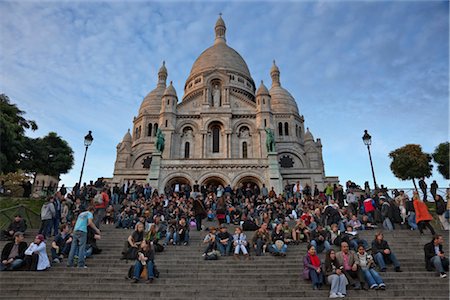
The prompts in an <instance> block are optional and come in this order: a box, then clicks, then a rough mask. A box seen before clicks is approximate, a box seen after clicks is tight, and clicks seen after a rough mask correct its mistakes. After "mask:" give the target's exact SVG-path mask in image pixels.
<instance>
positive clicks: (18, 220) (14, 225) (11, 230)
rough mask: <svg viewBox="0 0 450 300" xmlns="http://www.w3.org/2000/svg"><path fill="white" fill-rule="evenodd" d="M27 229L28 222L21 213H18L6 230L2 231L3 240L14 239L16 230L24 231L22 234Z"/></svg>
mask: <svg viewBox="0 0 450 300" xmlns="http://www.w3.org/2000/svg"><path fill="white" fill-rule="evenodd" d="M25 230H27V223H26V222H25V220H24V219H23V218H22V216H21V215H19V214H16V215H15V216H14V220H12V222H11V223H10V224H9V225H8V227H7V228H6V230H2V231H1V237H0V239H1V240H14V234H15V233H16V232H22V234H24V233H25Z"/></svg>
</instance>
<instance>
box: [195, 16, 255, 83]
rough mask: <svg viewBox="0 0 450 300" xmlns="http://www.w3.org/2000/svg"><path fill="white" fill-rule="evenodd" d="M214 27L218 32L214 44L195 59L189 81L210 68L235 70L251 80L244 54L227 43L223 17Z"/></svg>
mask: <svg viewBox="0 0 450 300" xmlns="http://www.w3.org/2000/svg"><path fill="white" fill-rule="evenodd" d="M214 29H215V32H216V39H215V41H214V45H213V46H211V47H209V48H208V49H206V50H205V51H203V52H202V54H200V56H199V57H198V58H197V59H196V60H195V62H194V65H193V66H192V69H191V73H190V74H189V77H188V81H189V80H190V79H192V78H193V77H195V76H197V75H199V74H201V73H203V72H205V71H209V70H227V71H234V72H237V73H239V74H241V75H243V76H245V77H247V78H248V79H250V80H251V79H252V77H251V76H250V71H249V69H248V66H247V64H246V63H245V61H244V59H243V58H242V56H241V55H240V54H239V53H237V51H236V50H234V49H233V48H231V47H228V45H227V44H226V40H225V31H226V27H225V22H224V21H223V19H222V17H219V19H218V20H217V22H216V25H215V28H214Z"/></svg>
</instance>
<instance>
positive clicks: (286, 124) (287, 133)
mask: <svg viewBox="0 0 450 300" xmlns="http://www.w3.org/2000/svg"><path fill="white" fill-rule="evenodd" d="M284 135H289V123H288V122H286V123H284Z"/></svg>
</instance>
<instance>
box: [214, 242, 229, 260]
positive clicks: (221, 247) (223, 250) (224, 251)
mask: <svg viewBox="0 0 450 300" xmlns="http://www.w3.org/2000/svg"><path fill="white" fill-rule="evenodd" d="M216 244H217V249H218V250H219V251H220V254H222V256H225V255H228V253H230V252H231V245H232V242H231V240H230V239H229V240H228V242H227V244H226V245H224V244H222V243H221V242H220V241H219V240H216Z"/></svg>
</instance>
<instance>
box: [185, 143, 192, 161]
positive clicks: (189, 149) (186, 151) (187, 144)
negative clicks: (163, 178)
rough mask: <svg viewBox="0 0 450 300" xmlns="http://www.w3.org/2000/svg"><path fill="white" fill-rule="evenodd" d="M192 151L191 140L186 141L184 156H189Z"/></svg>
mask: <svg viewBox="0 0 450 300" xmlns="http://www.w3.org/2000/svg"><path fill="white" fill-rule="evenodd" d="M190 151H191V144H189V142H186V143H185V144H184V158H189V155H190Z"/></svg>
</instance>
